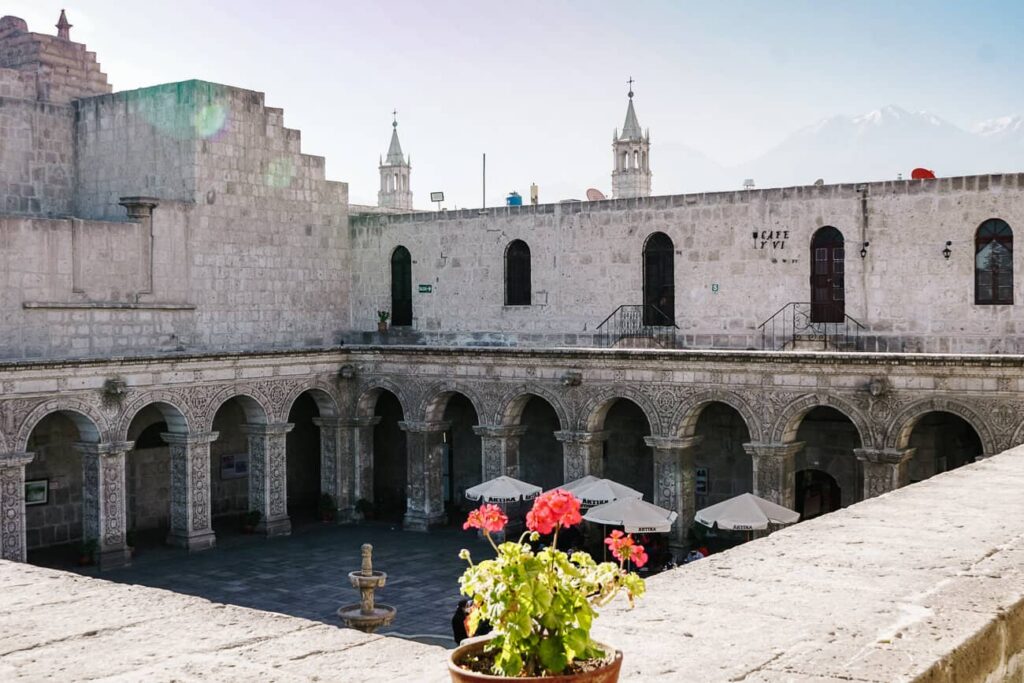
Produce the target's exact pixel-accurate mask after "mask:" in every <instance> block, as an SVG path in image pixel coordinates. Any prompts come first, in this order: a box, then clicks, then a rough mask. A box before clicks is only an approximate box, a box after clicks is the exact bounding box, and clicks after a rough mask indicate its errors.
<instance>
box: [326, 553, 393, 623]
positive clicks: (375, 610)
mask: <svg viewBox="0 0 1024 683" xmlns="http://www.w3.org/2000/svg"><path fill="white" fill-rule="evenodd" d="M362 552H363V566H362V568H361V569H359V570H358V571H354V572H349V573H348V580H349V581H350V582H351V583H352V587H353V588H356V589H358V590H359V594H360V599H359V604H358V605H343V606H341V607H340V608H338V616H339V617H341V620H342V621H343V622H345V625H346V626H351V627H352V628H354V629H358V630H360V631H363V632H364V633H373V632H374V631H376V630H377V629H378V628H380V627H381V626H387V625H388V624H390V623H391V622H392V621H393V620H394V618H395V614H396V612H397V611H398V610H397V609H395V608H394V607H392V606H391V605H385V604H383V603H381V604H378V605H374V602H373V592H374V591H375V590H377V589H378V588H381V587H383V586H384V582H385V581H387V578H388V575H387V574H386V573H385V572H380V571H374V570H373V546H372V545H370V544H369V543H364V544H363V548H362Z"/></svg>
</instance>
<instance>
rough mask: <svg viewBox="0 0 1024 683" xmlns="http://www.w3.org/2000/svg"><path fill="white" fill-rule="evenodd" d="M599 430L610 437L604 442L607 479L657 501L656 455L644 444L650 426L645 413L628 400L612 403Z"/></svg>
mask: <svg viewBox="0 0 1024 683" xmlns="http://www.w3.org/2000/svg"><path fill="white" fill-rule="evenodd" d="M612 401H613V402H612V403H611V405H610V406H609V407H608V408H607V409H606V411H607V412H605V414H604V419H603V420H602V421H601V424H600V425H599V426H598V427H597V429H598V430H603V431H604V432H606V433H607V439H606V440H605V442H604V458H603V466H604V476H605V477H607V478H609V479H613V480H615V481H617V482H619V483H621V484H625V485H626V486H629V487H631V488H634V489H636V490H637V491H640V492H641V493H643V494H644V500H646V501H648V502H653V501H654V454H653V452H652V450H651V447H650V446H648V445H647V444H646V443H645V442H644V437H647V436H651V423H650V421H649V420H648V419H647V415H646V414H645V413H644V411H643V409H642V408H641V407H640V406H638V405H637V404H636V403H634V402H633V401H631V400H629V399H627V398H616V399H612Z"/></svg>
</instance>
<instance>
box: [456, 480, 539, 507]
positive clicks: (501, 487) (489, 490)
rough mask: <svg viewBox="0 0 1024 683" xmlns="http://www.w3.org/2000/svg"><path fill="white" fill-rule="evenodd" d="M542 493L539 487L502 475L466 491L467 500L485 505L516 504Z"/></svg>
mask: <svg viewBox="0 0 1024 683" xmlns="http://www.w3.org/2000/svg"><path fill="white" fill-rule="evenodd" d="M540 492H541V488H540V487H539V486H534V485H533V484H527V483H526V482H525V481H519V480H518V479H514V478H513V477H506V476H504V475H502V476H500V477H495V478H494V479H490V480H488V481H485V482H484V483H482V484H477V485H476V486H473V487H471V488H468V489H466V498H469V499H470V500H483V502H485V503H514V502H516V501H517V500H530V499H531V498H536V497H537V494H538V493H540Z"/></svg>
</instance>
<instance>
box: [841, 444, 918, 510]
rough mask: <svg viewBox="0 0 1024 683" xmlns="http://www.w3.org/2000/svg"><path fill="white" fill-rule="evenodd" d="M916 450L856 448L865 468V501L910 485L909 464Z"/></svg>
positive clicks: (854, 450)
mask: <svg viewBox="0 0 1024 683" xmlns="http://www.w3.org/2000/svg"><path fill="white" fill-rule="evenodd" d="M916 450H917V449H916V448H855V449H853V454H854V455H856V456H857V459H858V460H860V461H861V464H862V465H863V467H864V500H867V499H868V498H874V497H875V496H880V495H882V494H883V493H889V492H890V491H895V490H896V489H898V488H900V487H902V486H906V485H907V484H908V483H910V472H909V467H908V465H907V463H909V462H910V459H911V458H912V457H914V452H915V451H916Z"/></svg>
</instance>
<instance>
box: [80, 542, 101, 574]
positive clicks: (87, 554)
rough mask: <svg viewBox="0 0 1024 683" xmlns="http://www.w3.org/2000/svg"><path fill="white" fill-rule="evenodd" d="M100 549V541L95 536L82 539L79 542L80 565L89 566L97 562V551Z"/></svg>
mask: <svg viewBox="0 0 1024 683" xmlns="http://www.w3.org/2000/svg"><path fill="white" fill-rule="evenodd" d="M99 549H100V543H99V541H97V540H96V539H95V538H86V539H82V542H81V543H79V544H78V565H79V566H81V567H88V566H90V565H93V564H96V551H97V550H99Z"/></svg>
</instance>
